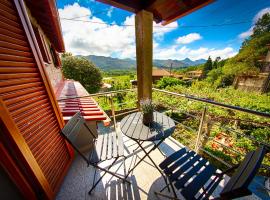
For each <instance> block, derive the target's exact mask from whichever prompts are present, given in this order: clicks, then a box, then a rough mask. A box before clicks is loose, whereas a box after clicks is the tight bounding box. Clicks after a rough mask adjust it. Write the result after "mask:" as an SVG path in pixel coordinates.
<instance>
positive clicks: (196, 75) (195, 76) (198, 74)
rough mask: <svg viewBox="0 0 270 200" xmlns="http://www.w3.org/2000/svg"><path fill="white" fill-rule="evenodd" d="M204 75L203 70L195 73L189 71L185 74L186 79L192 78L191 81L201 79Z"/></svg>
mask: <svg viewBox="0 0 270 200" xmlns="http://www.w3.org/2000/svg"><path fill="white" fill-rule="evenodd" d="M202 75H203V71H202V70H194V71H188V72H186V73H185V77H187V78H190V79H199V78H201V77H202Z"/></svg>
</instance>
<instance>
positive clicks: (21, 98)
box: [7, 90, 46, 106]
mask: <svg viewBox="0 0 270 200" xmlns="http://www.w3.org/2000/svg"><path fill="white" fill-rule="evenodd" d="M44 94H46V93H45V91H42V90H41V91H38V92H31V93H30V94H25V95H20V96H18V97H15V98H12V99H9V101H8V103H7V106H9V105H11V104H16V103H18V102H22V101H24V100H26V99H30V98H33V97H38V96H41V95H44Z"/></svg>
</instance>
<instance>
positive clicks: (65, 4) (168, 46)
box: [57, 0, 270, 60]
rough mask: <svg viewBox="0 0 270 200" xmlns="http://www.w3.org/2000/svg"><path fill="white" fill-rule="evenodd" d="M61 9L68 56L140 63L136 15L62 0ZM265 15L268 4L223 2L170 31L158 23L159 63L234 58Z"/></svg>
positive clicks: (83, 0) (156, 47)
mask: <svg viewBox="0 0 270 200" xmlns="http://www.w3.org/2000/svg"><path fill="white" fill-rule="evenodd" d="M57 6H58V9H59V14H60V18H61V24H62V30H63V35H64V40H65V45H66V50H67V51H69V52H72V53H73V54H82V55H89V54H94V55H103V56H112V57H119V58H135V55H136V54H135V34H134V26H129V25H134V14H132V13H129V12H126V11H123V10H121V9H118V8H113V7H110V6H108V5H105V4H102V3H99V2H96V1H93V0H77V1H74V0H61V1H60V0H58V1H57ZM265 12H270V1H267V0H237V1H235V0H217V1H215V2H214V3H212V4H210V5H208V6H206V7H204V8H202V9H200V10H198V11H196V12H193V13H191V14H189V15H187V16H185V17H183V18H180V19H178V20H177V21H176V22H173V23H171V24H169V25H167V26H165V27H160V26H161V25H159V24H153V25H154V26H155V28H154V58H159V59H179V60H180V59H184V58H186V57H188V58H190V59H192V60H196V59H200V58H207V57H208V56H211V57H213V58H215V57H217V56H221V57H222V58H228V57H231V56H233V55H235V54H236V53H237V52H238V50H239V48H240V46H241V43H242V42H243V40H244V39H245V38H246V37H248V36H249V35H250V34H251V33H252V26H253V25H254V23H255V22H256V20H257V19H258V18H259V17H260V16H261V15H262V14H263V13H265ZM67 19H72V20H67ZM106 23H107V24H106ZM123 25H128V26H123Z"/></svg>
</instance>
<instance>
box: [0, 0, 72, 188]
mask: <svg viewBox="0 0 270 200" xmlns="http://www.w3.org/2000/svg"><path fill="white" fill-rule="evenodd" d="M0 12H1V15H0V96H1V98H2V99H3V101H4V102H5V104H6V106H7V108H8V110H9V112H10V115H11V117H12V118H13V120H14V123H15V124H16V126H17V127H18V129H19V131H20V134H21V135H22V137H24V139H25V141H26V143H27V145H28V146H29V148H30V150H31V152H32V154H33V156H34V158H35V159H36V162H37V163H38V165H39V166H40V169H41V171H42V173H43V174H44V176H45V178H46V180H47V181H48V183H49V185H50V187H51V189H52V191H54V192H56V189H57V186H58V185H59V181H60V180H61V176H62V173H63V171H64V169H65V168H66V166H67V165H68V164H69V162H70V159H71V156H70V153H69V150H68V148H67V146H66V142H65V140H64V138H63V137H61V135H60V124H59V122H58V120H57V117H56V114H55V111H54V109H53V107H52V103H51V100H50V98H49V96H48V92H47V91H46V87H45V84H44V81H47V80H43V79H42V76H41V72H40V69H39V68H38V66H37V63H36V60H35V57H34V56H33V53H32V48H30V45H29V42H28V39H27V38H28V37H27V36H26V34H25V31H24V28H23V26H22V22H21V19H20V18H19V16H18V13H17V10H16V8H15V6H14V3H13V1H10V0H1V1H0ZM34 45H36V44H34Z"/></svg>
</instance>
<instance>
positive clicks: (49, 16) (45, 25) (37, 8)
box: [25, 0, 65, 52]
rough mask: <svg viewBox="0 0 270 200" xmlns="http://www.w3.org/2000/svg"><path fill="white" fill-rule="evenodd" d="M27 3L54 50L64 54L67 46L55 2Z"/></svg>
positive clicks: (52, 0)
mask: <svg viewBox="0 0 270 200" xmlns="http://www.w3.org/2000/svg"><path fill="white" fill-rule="evenodd" d="M25 3H26V5H27V7H28V9H29V10H30V12H31V15H32V16H33V17H34V18H35V20H36V21H37V22H38V24H39V25H40V26H41V28H42V30H43V31H44V33H45V34H46V36H47V37H48V38H49V40H50V42H51V43H52V44H53V45H54V48H55V49H56V50H57V51H58V52H64V51H65V46H64V40H63V36H62V30H61V25H60V20H59V15H58V10H57V6H56V2H55V1H54V0H39V1H32V0H25Z"/></svg>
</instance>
